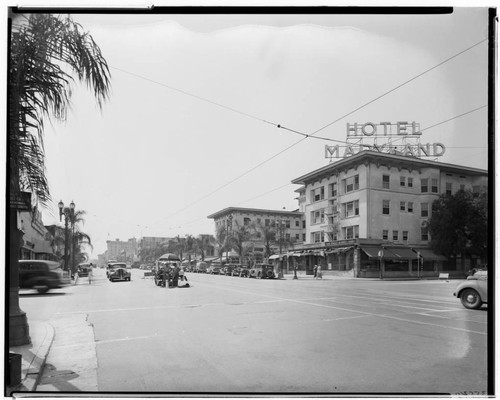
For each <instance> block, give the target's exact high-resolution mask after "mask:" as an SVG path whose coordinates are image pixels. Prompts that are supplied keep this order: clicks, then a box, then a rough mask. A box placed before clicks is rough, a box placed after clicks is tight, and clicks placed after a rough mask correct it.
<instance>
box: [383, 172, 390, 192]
mask: <svg viewBox="0 0 500 400" xmlns="http://www.w3.org/2000/svg"><path fill="white" fill-rule="evenodd" d="M389 179H390V176H389V175H383V176H382V187H383V188H384V189H389V187H390V185H389Z"/></svg>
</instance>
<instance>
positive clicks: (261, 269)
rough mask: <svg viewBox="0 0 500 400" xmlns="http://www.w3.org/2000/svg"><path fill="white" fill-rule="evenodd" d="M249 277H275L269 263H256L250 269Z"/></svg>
mask: <svg viewBox="0 0 500 400" xmlns="http://www.w3.org/2000/svg"><path fill="white" fill-rule="evenodd" d="M249 277H250V278H257V279H266V278H267V279H273V278H276V276H275V274H274V267H273V266H272V265H271V264H257V265H255V266H254V267H253V268H251V269H250V275H249Z"/></svg>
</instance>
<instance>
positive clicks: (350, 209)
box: [344, 200, 359, 218]
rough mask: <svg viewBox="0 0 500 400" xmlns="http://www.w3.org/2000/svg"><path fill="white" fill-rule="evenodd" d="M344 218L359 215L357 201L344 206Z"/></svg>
mask: <svg viewBox="0 0 500 400" xmlns="http://www.w3.org/2000/svg"><path fill="white" fill-rule="evenodd" d="M344 210H345V211H344V217H345V218H349V217H354V216H356V215H359V200H355V201H350V202H348V203H345V204H344Z"/></svg>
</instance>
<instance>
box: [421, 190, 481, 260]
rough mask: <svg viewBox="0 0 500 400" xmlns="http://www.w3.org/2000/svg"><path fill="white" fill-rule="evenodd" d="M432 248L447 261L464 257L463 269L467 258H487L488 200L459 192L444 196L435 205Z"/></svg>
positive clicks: (432, 216)
mask: <svg viewBox="0 0 500 400" xmlns="http://www.w3.org/2000/svg"><path fill="white" fill-rule="evenodd" d="M428 230H429V234H430V236H431V240H430V246H431V247H432V248H433V249H434V250H435V251H436V252H437V253H439V254H443V255H445V256H447V257H450V256H457V255H461V256H462V257H461V259H462V269H464V268H465V267H464V262H465V258H466V257H467V256H470V255H472V254H474V255H477V256H480V257H486V255H487V250H488V200H487V195H486V193H480V194H478V195H475V194H473V193H472V192H471V191H469V190H468V191H465V190H460V191H458V192H457V193H456V194H454V195H441V196H439V198H438V199H437V200H435V201H434V202H433V203H432V215H431V219H430V220H429V225H428Z"/></svg>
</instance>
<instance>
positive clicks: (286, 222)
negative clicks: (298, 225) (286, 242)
mask: <svg viewBox="0 0 500 400" xmlns="http://www.w3.org/2000/svg"><path fill="white" fill-rule="evenodd" d="M285 226H286V227H287V228H290V220H289V219H287V220H285Z"/></svg>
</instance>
